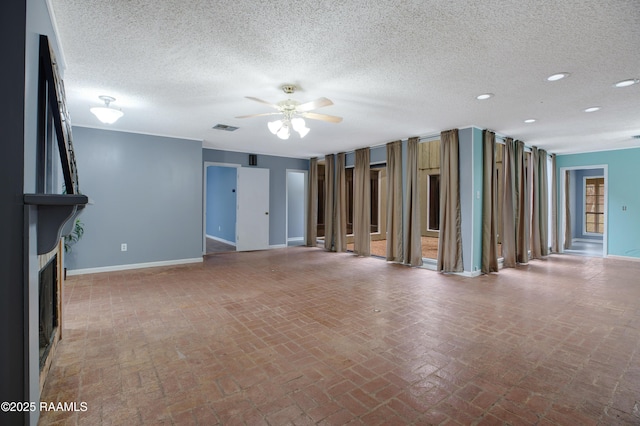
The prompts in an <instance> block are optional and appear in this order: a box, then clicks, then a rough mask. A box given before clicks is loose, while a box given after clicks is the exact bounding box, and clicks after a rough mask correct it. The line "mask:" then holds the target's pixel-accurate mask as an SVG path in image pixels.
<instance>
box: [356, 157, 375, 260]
mask: <svg viewBox="0 0 640 426" xmlns="http://www.w3.org/2000/svg"><path fill="white" fill-rule="evenodd" d="M369 157H370V153H369V148H361V149H358V150H356V162H355V169H354V176H353V238H354V247H353V252H354V253H355V254H357V255H359V256H369V255H370V254H371V179H370V176H369V174H370V167H369V161H370V158H369Z"/></svg>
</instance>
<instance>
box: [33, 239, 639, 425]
mask: <svg viewBox="0 0 640 426" xmlns="http://www.w3.org/2000/svg"><path fill="white" fill-rule="evenodd" d="M639 273H640V263H638V262H632V261H621V260H612V259H603V258H590V257H581V256H561V255H554V256H550V257H549V258H548V259H545V260H535V261H531V262H530V264H529V265H527V266H523V267H520V268H517V269H506V270H501V271H500V273H498V274H492V275H489V276H481V277H477V278H464V277H460V276H455V275H443V274H438V273H436V272H433V271H429V270H425V269H419V268H409V267H406V266H402V265H397V264H389V263H386V262H384V261H381V260H380V259H373V258H358V257H356V256H354V255H352V254H347V253H329V252H325V251H323V250H321V249H318V248H308V247H290V248H284V249H275V250H268V251H261V252H239V253H225V254H219V255H215V256H207V257H206V258H205V259H204V262H203V263H202V264H191V265H183V266H176V267H162V268H153V269H142V270H135V271H125V272H112V273H103V274H95V275H84V276H74V277H70V278H69V280H68V281H66V283H65V289H64V297H65V300H64V317H63V320H64V328H63V340H62V341H61V343H60V346H59V349H58V353H57V355H56V357H55V360H54V362H53V366H52V368H51V372H50V374H49V377H48V379H47V382H46V384H45V388H44V391H43V394H42V397H41V399H42V401H46V402H55V403H57V402H73V401H77V402H86V404H87V410H86V411H84V412H83V411H78V412H73V411H72V412H68V411H67V412H65V411H58V412H54V411H42V412H41V419H40V424H41V425H57V424H60V425H62V424H65V425H66V424H83V425H84V424H86V425H143V424H144V425H147V424H148V425H158V424H166V425H172V424H176V425H182V424H185V425H191V424H200V425H218V424H220V425H231V424H246V425H306V424H321V425H342V424H362V425H378V424H387V425H408V424H415V425H428V424H462V425H468V424H538V425H572V426H573V425H578V424H580V425H596V424H603V425H610V424H638V423H640V414H639V413H638V409H639V407H640V402H639V401H640V397H639V396H638V395H640V304H639V302H638V301H639V300H640V285H638V275H639Z"/></svg>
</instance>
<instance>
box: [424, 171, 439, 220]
mask: <svg viewBox="0 0 640 426" xmlns="http://www.w3.org/2000/svg"><path fill="white" fill-rule="evenodd" d="M427 182H428V187H427V191H428V198H429V200H428V203H427V217H428V221H427V223H428V228H427V229H428V230H429V231H439V230H440V175H429V177H428V180H427Z"/></svg>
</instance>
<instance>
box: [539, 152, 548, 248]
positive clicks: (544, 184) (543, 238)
mask: <svg viewBox="0 0 640 426" xmlns="http://www.w3.org/2000/svg"><path fill="white" fill-rule="evenodd" d="M538 153H539V157H538V162H539V165H538V170H539V173H540V174H539V176H540V245H541V254H542V255H543V256H548V255H549V173H548V171H547V151H545V150H543V149H541V150H539V151H538Z"/></svg>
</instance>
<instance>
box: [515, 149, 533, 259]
mask: <svg viewBox="0 0 640 426" xmlns="http://www.w3.org/2000/svg"><path fill="white" fill-rule="evenodd" d="M526 164H527V159H526V155H525V152H524V142H522V141H516V194H517V196H516V261H517V262H518V263H528V262H529V233H530V223H529V221H530V220H531V218H530V215H529V182H528V181H527V173H526V171H527V167H526Z"/></svg>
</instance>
